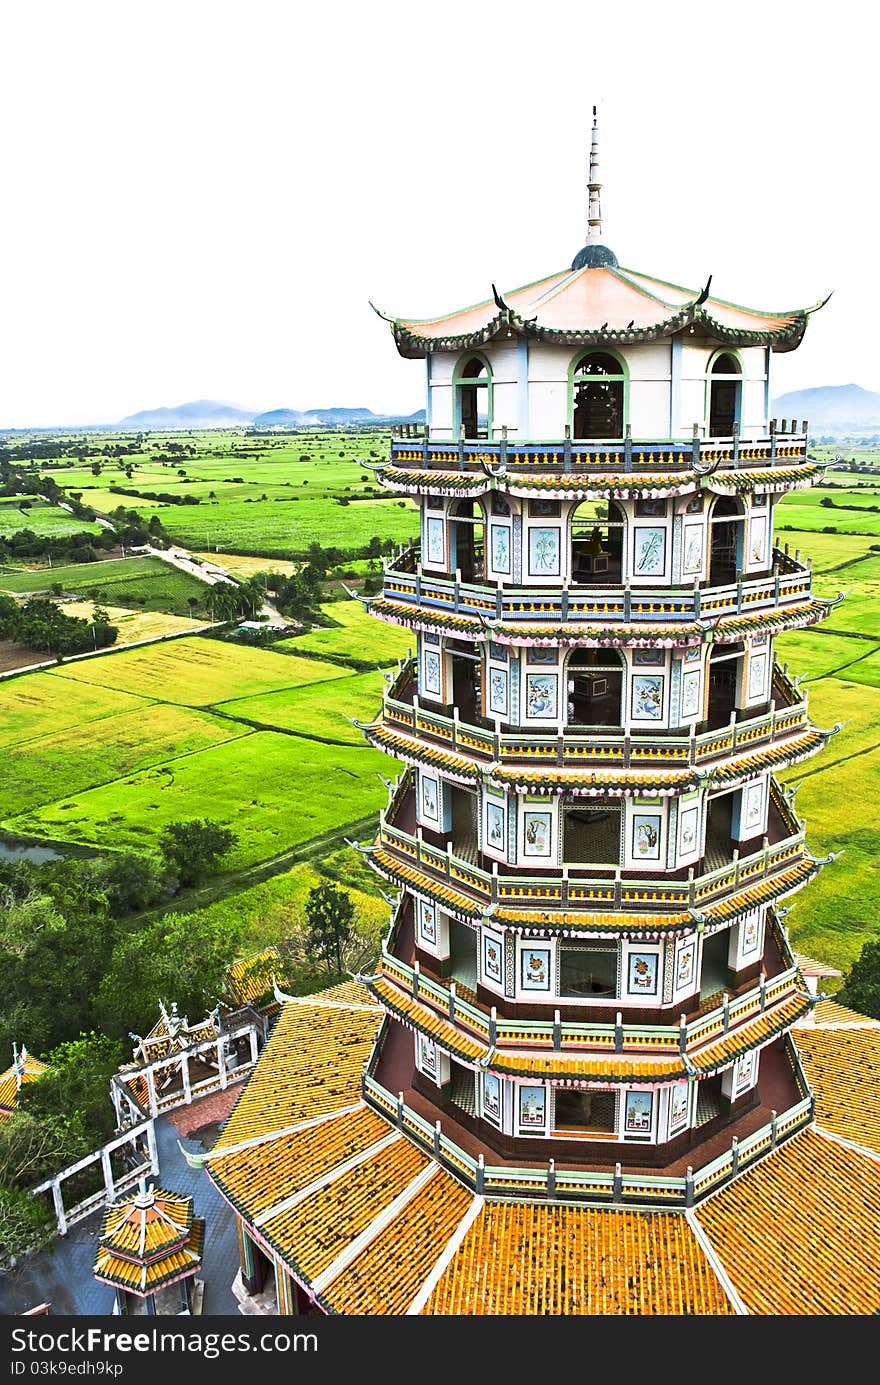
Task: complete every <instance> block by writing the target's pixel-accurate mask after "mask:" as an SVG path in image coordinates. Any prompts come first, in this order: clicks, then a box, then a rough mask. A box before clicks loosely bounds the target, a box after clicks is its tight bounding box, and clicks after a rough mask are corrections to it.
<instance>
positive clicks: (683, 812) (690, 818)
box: [678, 804, 700, 856]
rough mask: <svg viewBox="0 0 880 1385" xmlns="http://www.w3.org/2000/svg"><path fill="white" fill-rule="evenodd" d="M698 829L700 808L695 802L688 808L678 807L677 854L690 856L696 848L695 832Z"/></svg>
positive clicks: (696, 832)
mask: <svg viewBox="0 0 880 1385" xmlns="http://www.w3.org/2000/svg"><path fill="white" fill-rule="evenodd" d="M699 830H700V809H699V806H698V805H697V804H693V806H692V807H690V808H680V809H679V812H678V854H679V856H690V855H691V853H692V852H694V851H696V849H697V834H698V832H699Z"/></svg>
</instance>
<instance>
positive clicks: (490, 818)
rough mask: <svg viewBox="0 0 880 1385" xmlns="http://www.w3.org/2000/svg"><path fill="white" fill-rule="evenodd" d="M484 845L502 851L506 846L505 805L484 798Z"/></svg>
mask: <svg viewBox="0 0 880 1385" xmlns="http://www.w3.org/2000/svg"><path fill="white" fill-rule="evenodd" d="M486 846H487V848H488V849H489V850H491V851H500V852H504V850H505V848H506V846H507V805H506V803H495V802H493V801H492V799H487V800H486Z"/></svg>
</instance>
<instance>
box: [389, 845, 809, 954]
mask: <svg viewBox="0 0 880 1385" xmlns="http://www.w3.org/2000/svg"><path fill="white" fill-rule="evenodd" d="M370 860H371V862H372V864H373V866H374V868H375V869H376V871H377V873H378V874H379V875H381V876H383V877H384V879H386V880H390V881H391V882H392V883H393V884H395V885H397V886H399V887H402V888H405V889H409V890H412V891H414V892H415V893H416V894H419V895H421V896H422V897H423V898H425V899H430V900H432V901H433V902H434V903H435V904H436V905H437V906H438V907H439V908H441V909H443V910H444V911H445V912H446V913H448V914H452V915H453V916H454V917H455V918H457V919H460V920H462V921H463V922H470V923H476V922H478V921H481V920H483V921H485V922H487V923H495V924H501V925H502V926H503V927H505V928H511V929H513V930H514V931H515V932H518V933H529V934H533V935H534V936H537V937H540V936H545V935H555V934H558V933H563V934H565V935H567V936H571V937H576V936H581V935H583V936H589V937H593V936H601V937H609V938H619V937H620V936H621V935H625V936H627V937H629V936H633V937H645V938H659V937H678V936H680V935H683V934H688V933H693V931H694V928H695V926H696V922H695V917H694V912H693V911H692V910H690V909H687V908H682V909H678V910H671V911H669V912H668V913H657V912H652V913H648V912H647V911H639V912H636V911H635V910H627V909H620V910H615V911H613V912H612V911H610V910H605V911H598V910H585V909H583V910H579V909H577V908H573V907H571V906H569V907H568V908H565V907H560V908H558V909H546V908H542V909H526V908H523V907H522V906H521V905H504V904H497V905H495V906H494V907H491V906H489V905H488V904H487V903H486V902H485V901H481V900H478V899H475V898H473V896H471V895H468V894H465V892H464V891H463V890H460V889H457V888H456V887H455V886H454V885H452V884H447V883H445V882H444V881H442V880H439V879H437V878H436V877H435V876H433V875H429V874H428V873H427V872H426V871H424V870H422V869H420V868H419V866H418V865H416V864H412V863H410V862H407V861H401V860H400V859H399V858H398V857H397V856H394V855H392V853H391V852H390V851H387V850H385V848H384V847H382V846H381V845H376V846H375V847H373V848H372V850H371V851H370ZM822 865H823V862H821V861H816V860H814V859H813V858H812V857H801V858H800V859H799V860H797V861H795V863H794V864H793V865H791V866H787V867H785V868H784V869H782V870H781V871H780V872H779V873H778V874H777V875H772V876H770V877H768V878H767V879H764V880H761V881H759V882H758V883H757V884H754V885H749V886H745V887H742V888H740V889H737V890H735V891H734V893H733V894H730V895H727V896H726V897H725V898H724V899H720V900H716V901H715V902H714V903H713V904H701V903H699V901H698V903H697V907H698V909H699V911H700V914H701V915H702V917H703V918H704V919H705V921H706V923H707V924H708V925H709V926H711V925H713V924H722V923H729V922H732V921H733V920H734V919H736V918H739V917H740V916H742V915H744V914H747V913H749V912H750V910H752V909H756V908H759V907H761V906H762V905H765V904H772V903H774V902H775V901H776V900H779V899H785V898H787V897H788V896H789V895H791V894H794V893H795V891H797V890H800V889H802V888H803V886H804V885H806V884H808V883H809V881H811V880H812V879H814V877H815V876H816V875H818V873H819V871H820V870H821V869H822ZM645 902H646V904H650V900H647V899H646V901H645Z"/></svg>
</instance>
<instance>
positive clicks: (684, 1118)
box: [669, 1082, 690, 1135]
mask: <svg viewBox="0 0 880 1385" xmlns="http://www.w3.org/2000/svg"><path fill="white" fill-rule="evenodd" d="M689 1105H690V1088H689V1086H688V1084H687V1082H680V1083H678V1084H677V1085H676V1086H675V1087H673V1088H672V1090H671V1091H670V1093H669V1133H670V1135H676V1134H678V1132H679V1130H683V1129H684V1128H685V1126H686V1125H687V1123H688V1106H689Z"/></svg>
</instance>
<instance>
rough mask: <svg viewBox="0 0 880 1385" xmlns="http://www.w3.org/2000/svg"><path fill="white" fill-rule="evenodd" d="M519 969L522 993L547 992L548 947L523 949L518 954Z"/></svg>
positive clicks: (548, 982) (548, 986)
mask: <svg viewBox="0 0 880 1385" xmlns="http://www.w3.org/2000/svg"><path fill="white" fill-rule="evenodd" d="M519 968H520V971H519V976H520V985H521V986H522V989H523V990H524V991H549V989H550V948H549V947H524V948H523V949H522V951H521V952H520V954H519Z"/></svg>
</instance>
